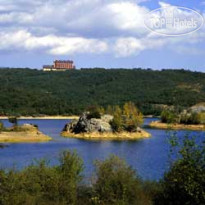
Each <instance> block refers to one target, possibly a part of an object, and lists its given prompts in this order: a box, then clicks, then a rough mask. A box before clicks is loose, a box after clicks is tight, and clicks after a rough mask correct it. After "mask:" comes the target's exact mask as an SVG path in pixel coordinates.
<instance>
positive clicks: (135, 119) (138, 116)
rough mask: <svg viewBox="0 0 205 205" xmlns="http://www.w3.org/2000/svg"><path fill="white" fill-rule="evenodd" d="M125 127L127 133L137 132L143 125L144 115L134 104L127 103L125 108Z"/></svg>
mask: <svg viewBox="0 0 205 205" xmlns="http://www.w3.org/2000/svg"><path fill="white" fill-rule="evenodd" d="M123 118H124V127H125V130H127V131H130V132H131V131H135V130H136V128H137V127H139V126H141V125H142V124H143V115H142V113H141V112H140V111H139V110H138V108H137V107H136V106H135V104H134V103H132V102H127V103H125V104H124V106H123Z"/></svg>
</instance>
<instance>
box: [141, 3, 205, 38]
mask: <svg viewBox="0 0 205 205" xmlns="http://www.w3.org/2000/svg"><path fill="white" fill-rule="evenodd" d="M203 23H204V18H203V16H202V15H201V14H199V13H198V12H197V11H194V10H192V9H189V8H185V7H177V6H170V7H164V8H159V9H155V10H153V11H151V12H149V13H148V14H147V15H146V17H145V21H144V24H145V26H146V27H147V28H148V29H149V30H151V31H153V32H155V33H158V34H161V35H166V36H180V35H186V34H189V33H192V32H194V31H197V30H199V29H200V28H201V27H202V25H203Z"/></svg>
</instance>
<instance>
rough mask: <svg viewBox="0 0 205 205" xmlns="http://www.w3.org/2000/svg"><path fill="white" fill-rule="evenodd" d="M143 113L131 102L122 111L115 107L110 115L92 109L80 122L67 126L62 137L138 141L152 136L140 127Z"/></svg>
mask: <svg viewBox="0 0 205 205" xmlns="http://www.w3.org/2000/svg"><path fill="white" fill-rule="evenodd" d="M142 123H143V115H142V113H141V112H140V111H139V110H138V109H137V108H136V107H135V105H134V104H133V103H131V102H128V103H125V105H124V106H123V108H122V109H121V108H120V107H119V106H114V107H112V109H111V110H110V112H109V113H106V112H105V111H104V110H102V109H100V108H98V107H92V108H90V110H89V111H87V112H85V113H83V114H82V115H81V116H80V118H79V119H78V120H73V121H71V122H70V123H68V124H66V125H65V127H64V129H63V131H62V133H61V135H62V136H64V137H75V138H82V139H91V140H92V139H93V140H136V139H142V138H148V137H150V136H151V135H150V134H149V133H148V132H146V131H145V130H143V129H141V128H140V126H141V125H142Z"/></svg>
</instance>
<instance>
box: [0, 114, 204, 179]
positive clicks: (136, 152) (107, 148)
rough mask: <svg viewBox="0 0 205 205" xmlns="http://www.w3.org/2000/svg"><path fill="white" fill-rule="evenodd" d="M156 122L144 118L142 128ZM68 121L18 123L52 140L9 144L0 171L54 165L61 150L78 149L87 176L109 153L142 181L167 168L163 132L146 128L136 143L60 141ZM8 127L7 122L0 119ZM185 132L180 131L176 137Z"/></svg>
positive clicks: (0, 154)
mask: <svg viewBox="0 0 205 205" xmlns="http://www.w3.org/2000/svg"><path fill="white" fill-rule="evenodd" d="M153 120H156V119H152V118H148V119H145V125H147V124H149V122H150V121H153ZM68 121H69V120H19V123H20V124H23V123H33V124H37V125H38V126H39V129H40V130H41V131H42V132H43V133H45V134H47V135H49V136H51V137H52V138H53V141H51V142H46V143H32V144H29V143H28V144H26V143H21V144H8V145H9V146H8V147H6V148H4V149H0V168H10V167H13V166H16V167H18V168H22V167H24V166H26V165H29V164H30V163H31V161H32V160H34V159H41V158H47V159H48V160H50V161H51V163H56V160H57V158H58V155H59V153H60V152H61V151H62V150H66V149H70V150H77V152H78V154H79V155H80V156H81V157H82V158H83V160H84V164H85V175H86V176H90V174H91V173H92V171H93V161H94V160H96V159H105V158H106V157H108V156H109V155H110V154H116V155H118V156H119V157H121V158H124V159H125V160H126V161H127V163H128V164H130V165H131V166H132V167H133V168H135V169H136V170H137V172H138V173H139V175H140V176H141V177H142V178H143V179H157V180H158V179H160V178H161V177H162V176H163V173H164V171H165V170H166V169H167V168H168V151H169V145H168V140H167V132H166V131H165V130H157V129H146V130H147V131H148V132H150V133H151V134H152V137H151V138H149V139H144V140H139V141H122V142H120V141H86V140H79V139H71V138H63V137H61V136H60V135H59V133H60V132H61V130H62V128H63V127H64V125H65V124H66V123H67V122H68ZM3 122H4V124H5V125H6V126H9V125H10V124H9V123H8V121H7V120H3ZM185 133H187V131H180V132H179V137H180V136H183V135H184V134H185ZM191 134H192V135H193V134H197V135H199V136H200V138H204V137H205V133H204V132H191Z"/></svg>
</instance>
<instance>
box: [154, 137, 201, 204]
mask: <svg viewBox="0 0 205 205" xmlns="http://www.w3.org/2000/svg"><path fill="white" fill-rule="evenodd" d="M197 143H199V142H196V140H195V139H194V138H190V137H189V136H185V137H184V139H183V142H182V143H180V142H179V141H178V140H177V138H176V137H175V139H173V138H172V149H171V150H172V152H171V156H173V157H174V158H175V159H176V156H177V160H175V161H172V163H171V164H170V170H169V171H168V172H167V173H165V175H164V178H163V180H162V181H161V186H162V192H161V193H160V194H159V195H158V196H157V197H156V204H168V205H181V204H185V205H192V204H195V205H201V204H204V202H205V143H204V142H202V144H197Z"/></svg>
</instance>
